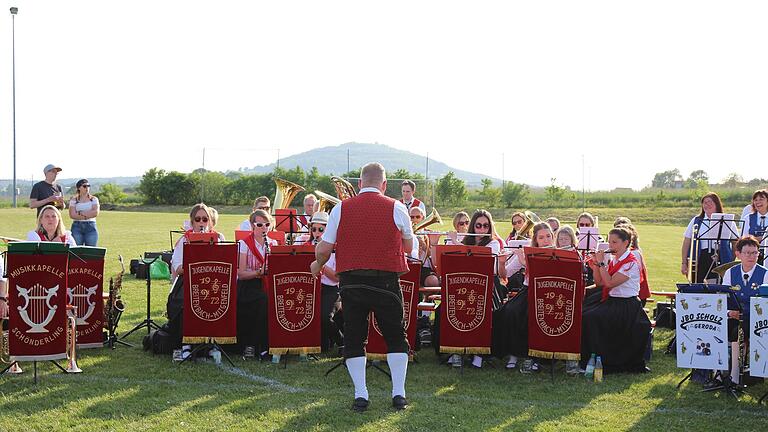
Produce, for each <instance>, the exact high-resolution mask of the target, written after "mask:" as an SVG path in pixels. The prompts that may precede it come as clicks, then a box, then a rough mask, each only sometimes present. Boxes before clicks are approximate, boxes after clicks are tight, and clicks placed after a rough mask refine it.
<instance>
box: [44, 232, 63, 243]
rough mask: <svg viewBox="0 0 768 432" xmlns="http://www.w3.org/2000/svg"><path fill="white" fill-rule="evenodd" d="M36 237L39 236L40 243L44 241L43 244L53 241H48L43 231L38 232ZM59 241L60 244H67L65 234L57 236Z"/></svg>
mask: <svg viewBox="0 0 768 432" xmlns="http://www.w3.org/2000/svg"><path fill="white" fill-rule="evenodd" d="M37 235H38V236H40V241H44V242H47V241H53V240H48V236H46V235H45V232H43V231H38V232H37ZM59 241H60V242H62V243H66V242H67V235H66V234H62V235H60V236H59Z"/></svg>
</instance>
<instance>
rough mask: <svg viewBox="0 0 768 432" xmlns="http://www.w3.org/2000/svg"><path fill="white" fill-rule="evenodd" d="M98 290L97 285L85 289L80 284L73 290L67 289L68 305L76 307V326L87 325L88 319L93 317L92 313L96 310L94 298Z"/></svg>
mask: <svg viewBox="0 0 768 432" xmlns="http://www.w3.org/2000/svg"><path fill="white" fill-rule="evenodd" d="M98 288H99V286H98V285H94V286H92V287H90V288H86V287H84V286H83V285H82V284H77V285H75V287H74V288H67V300H68V301H69V304H71V305H73V306H77V325H86V324H88V321H87V320H88V318H90V317H91V315H93V311H94V309H96V301H95V300H94V296H95V295H96V290H97V289H98Z"/></svg>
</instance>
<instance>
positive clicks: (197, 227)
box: [166, 203, 224, 360]
mask: <svg viewBox="0 0 768 432" xmlns="http://www.w3.org/2000/svg"><path fill="white" fill-rule="evenodd" d="M211 220H212V218H211V211H210V208H209V207H208V206H207V205H205V204H203V203H199V204H195V205H194V206H192V210H190V212H189V222H188V225H189V229H188V230H187V231H186V232H184V235H183V236H181V238H180V239H179V240H178V241H177V242H176V245H175V246H174V247H173V255H172V256H171V280H172V281H173V286H172V288H171V292H170V294H168V301H167V303H166V315H167V316H168V324H167V328H168V332H169V333H170V334H171V335H172V337H173V339H174V341H175V343H174V345H175V347H176V348H177V347H179V346H181V326H182V319H183V317H182V312H183V307H184V278H183V277H182V276H183V274H184V245H185V244H187V243H189V241H190V240H189V239H190V237H191V235H192V233H206V232H215V231H211ZM217 234H218V239H219V241H224V236H223V235H222V234H221V233H217ZM181 348H182V349H181V353H180V357H178V358H177V357H175V356H174V360H182V359H184V358H186V357H188V356H189V354H190V352H191V351H192V347H191V346H190V345H184V346H182V347H181Z"/></svg>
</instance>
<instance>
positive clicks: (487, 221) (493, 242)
mask: <svg viewBox="0 0 768 432" xmlns="http://www.w3.org/2000/svg"><path fill="white" fill-rule="evenodd" d="M468 231H469V232H468V234H481V235H468V236H464V239H463V240H462V241H461V243H462V244H464V245H467V246H485V247H487V248H489V249H491V253H493V254H494V256H496V259H495V263H494V267H493V272H494V278H493V279H494V281H493V282H494V287H493V315H494V318H493V320H494V322H495V321H496V313H497V311H498V310H499V309H500V308H501V306H502V304H503V302H504V299H505V298H506V297H507V287H506V286H504V285H502V284H501V279H502V278H506V277H507V272H506V268H505V266H504V263H505V259H506V257H505V256H503V255H501V251H502V248H503V244H502V241H501V239H498V238H496V236H495V233H496V230H495V229H494V227H493V216H491V213H490V212H488V211H487V210H483V209H480V210H476V211H475V213H474V214H473V215H472V219H471V220H470V221H469V230H468ZM453 240H454V241H455V240H457V239H453ZM435 321H436V322H437V320H435ZM438 333H439V332H438V331H436V332H435V334H436V335H437V334H438ZM435 338H436V339H438V337H437V336H436V337H435ZM438 340H439V339H438ZM448 361H449V363H452V364H453V365H454V366H460V365H461V357H459V356H458V355H454V356H451V357H450V358H449V360H448ZM472 366H474V367H476V368H480V367H482V366H483V358H482V357H481V356H479V355H476V356H474V357H473V358H472Z"/></svg>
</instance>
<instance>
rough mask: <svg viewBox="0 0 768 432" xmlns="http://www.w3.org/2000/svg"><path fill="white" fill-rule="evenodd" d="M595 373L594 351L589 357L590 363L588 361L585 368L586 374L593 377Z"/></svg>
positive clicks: (590, 377)
mask: <svg viewBox="0 0 768 432" xmlns="http://www.w3.org/2000/svg"><path fill="white" fill-rule="evenodd" d="M594 374H595V353H592V356H591V357H589V363H587V368H586V369H585V372H584V376H585V377H587V378H589V379H592V378H593V377H594Z"/></svg>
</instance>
